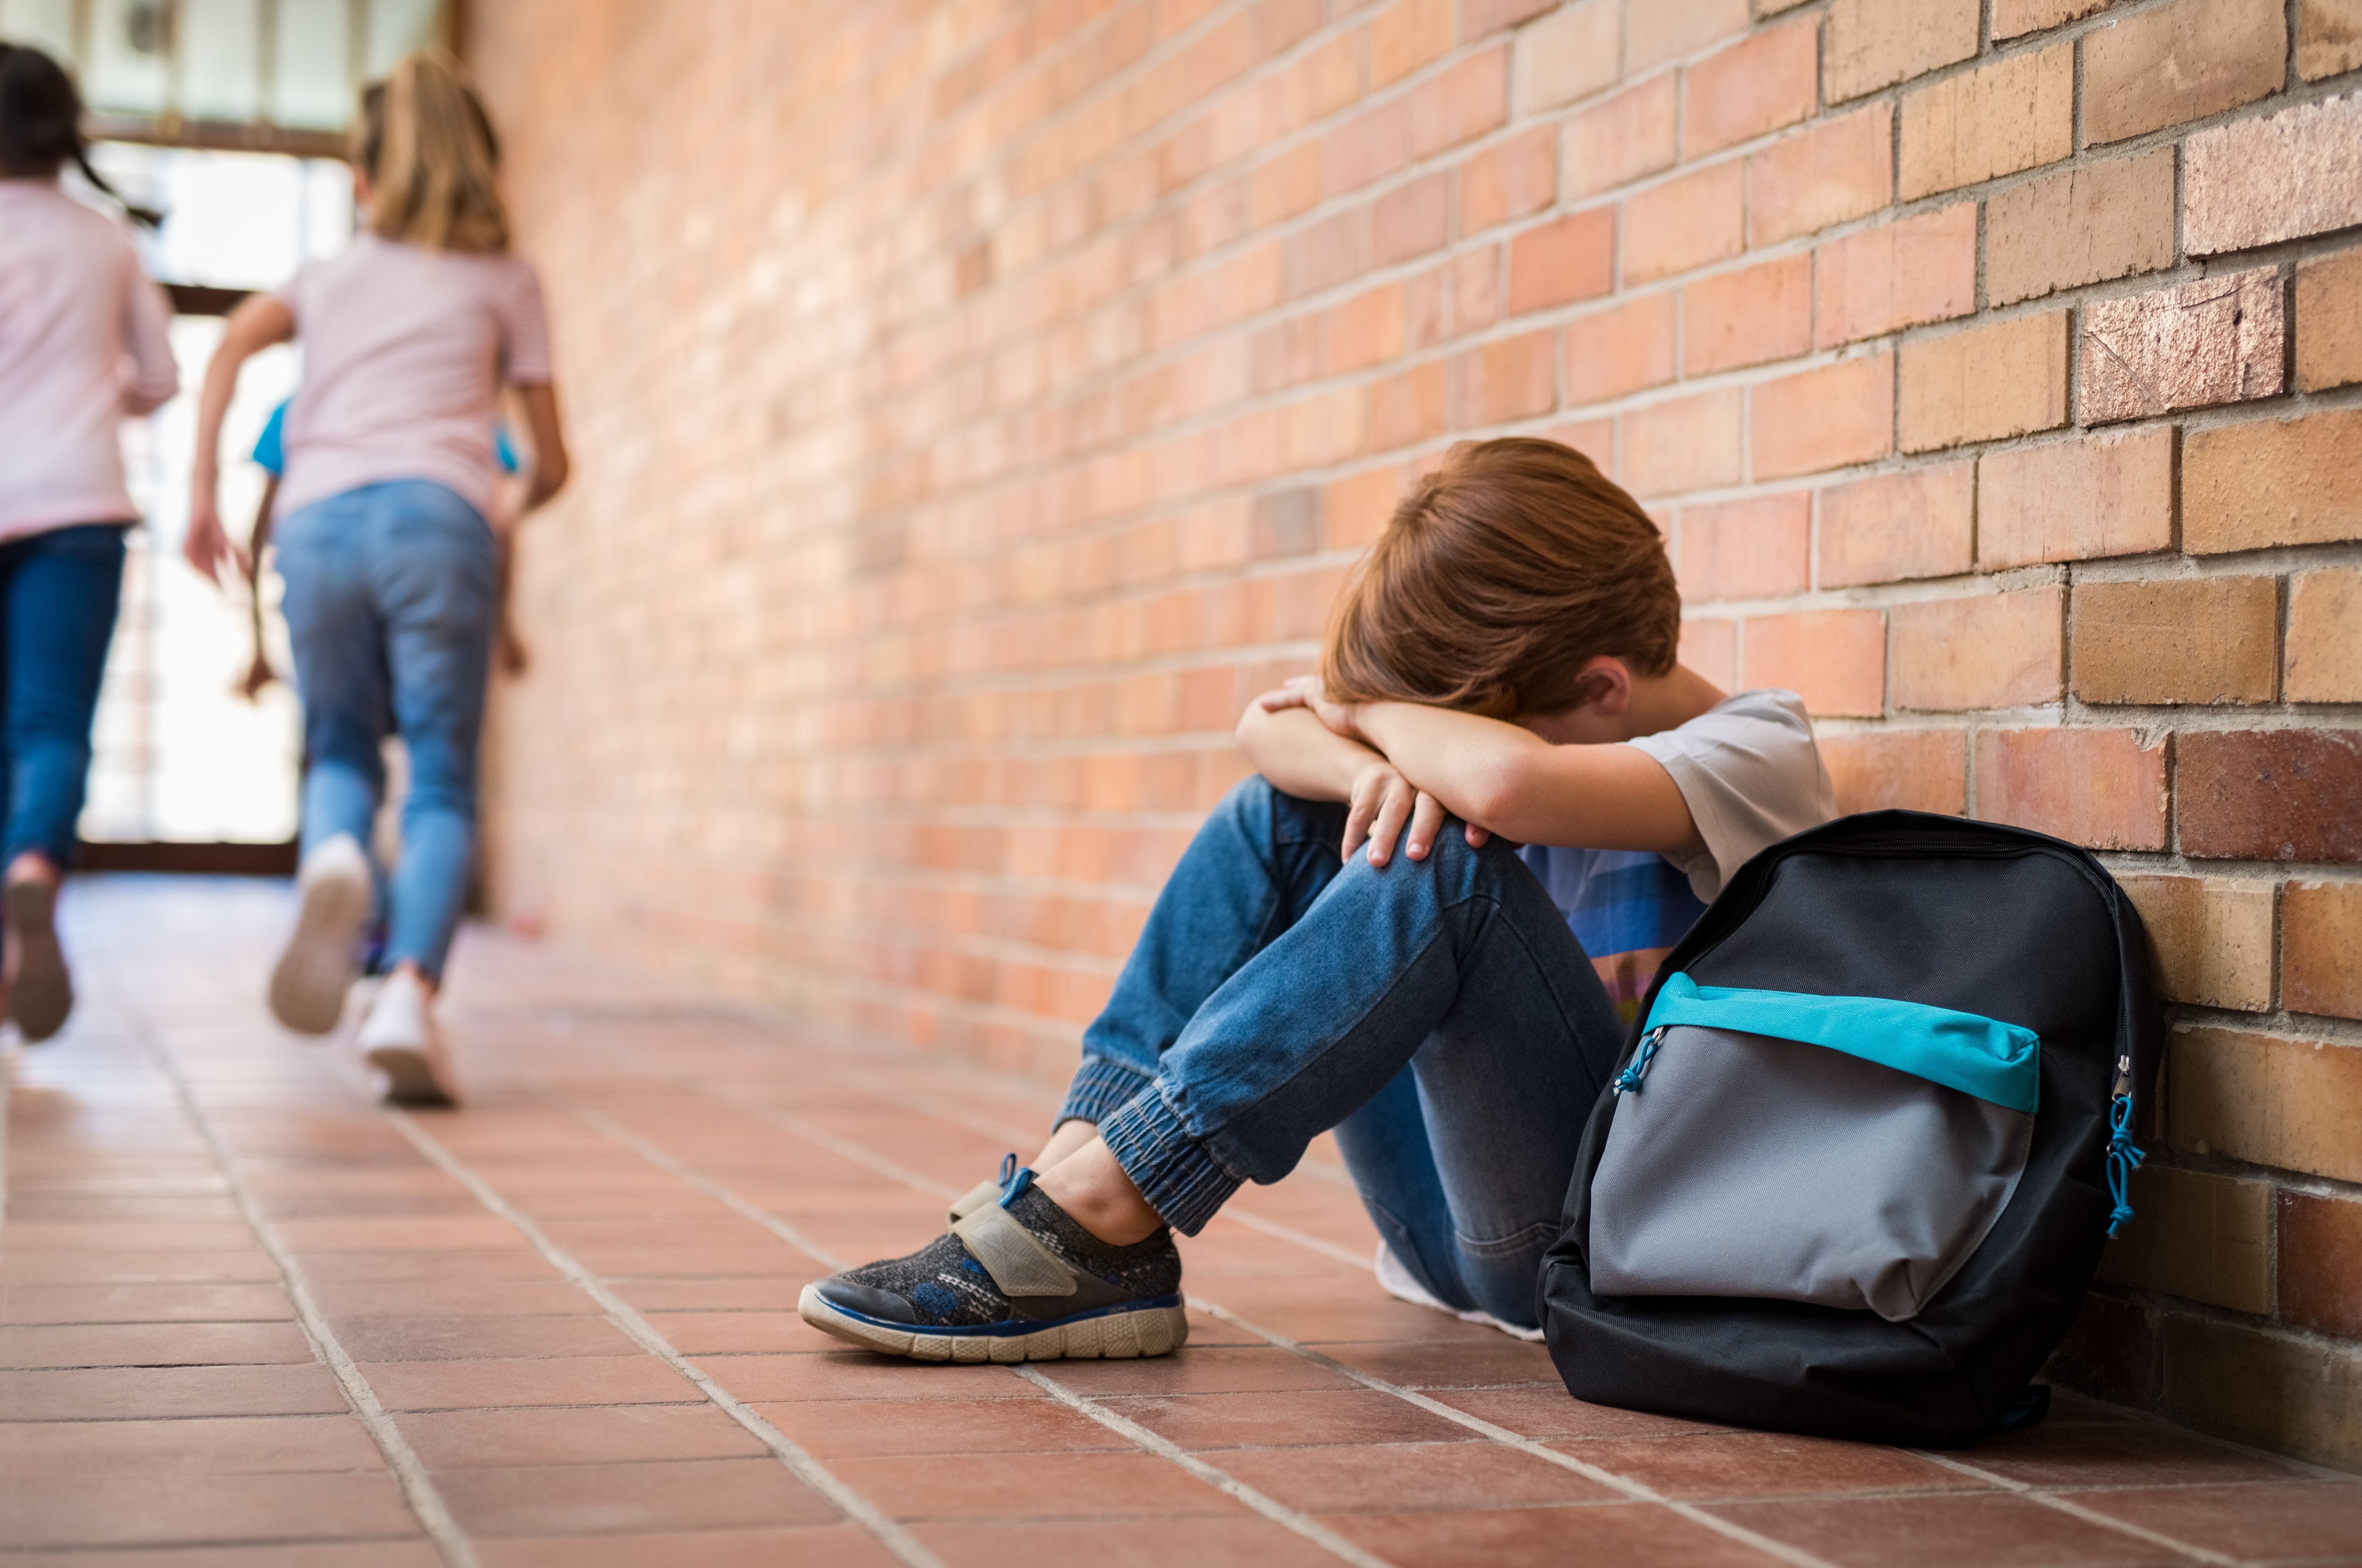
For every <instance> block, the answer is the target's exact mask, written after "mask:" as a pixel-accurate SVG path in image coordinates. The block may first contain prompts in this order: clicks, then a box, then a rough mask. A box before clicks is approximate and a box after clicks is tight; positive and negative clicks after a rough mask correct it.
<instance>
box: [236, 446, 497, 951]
mask: <svg viewBox="0 0 2362 1568" xmlns="http://www.w3.org/2000/svg"><path fill="white" fill-rule="evenodd" d="M275 532H276V540H277V545H278V549H279V573H280V576H281V577H282V578H284V579H285V580H286V583H287V599H286V613H287V630H288V634H289V637H290V640H291V641H292V644H293V646H294V650H295V686H296V690H297V691H298V693H299V694H300V695H301V696H302V698H303V704H304V752H305V755H306V756H308V758H309V759H310V765H309V769H308V771H307V772H306V773H305V775H304V853H305V854H307V855H308V854H309V853H311V851H312V850H313V849H314V848H315V846H317V845H320V844H322V843H324V842H326V840H328V839H331V838H334V837H335V836H336V835H337V834H351V835H352V836H353V837H354V838H356V839H358V840H359V841H360V844H361V845H362V847H363V848H364V849H366V848H367V847H368V845H369V843H370V826H371V824H372V823H374V822H375V821H376V818H377V810H378V802H379V801H380V800H381V798H382V797H383V795H384V793H385V763H384V757H383V753H382V751H381V745H383V743H384V740H385V737H386V736H387V735H389V734H400V735H401V736H402V741H403V746H404V747H405V748H406V749H407V750H408V752H409V755H410V790H409V794H408V795H407V797H406V798H405V799H404V801H403V808H402V860H401V863H400V864H399V865H398V866H396V867H395V868H394V871H393V875H392V877H391V878H387V879H386V884H385V900H386V905H387V920H388V926H389V930H388V933H387V943H386V953H385V961H386V964H387V965H388V966H393V965H396V964H402V963H405V962H407V963H414V964H416V965H417V966H419V968H420V969H421V970H423V971H424V972H425V975H426V976H427V977H428V978H430V979H435V978H439V977H441V975H442V973H443V961H444V959H445V957H446V956H447V955H448V954H449V952H450V950H451V935H452V933H453V932H454V931H456V930H457V929H458V924H459V913H460V910H461V907H462V905H463V904H464V903H465V902H466V900H467V895H468V871H469V866H470V865H471V864H472V862H473V860H474V856H475V849H476V745H477V742H478V740H479V739H480V736H481V734H482V732H483V723H484V687H485V683H486V681H487V680H488V679H490V675H491V652H492V635H493V631H494V622H495V619H496V617H497V614H498V611H499V594H498V591H497V587H496V580H497V560H496V551H495V547H494V544H493V540H492V534H491V529H490V528H489V527H487V526H486V525H485V523H484V519H483V517H482V515H481V514H480V513H478V512H477V511H476V509H475V508H474V507H472V506H470V505H469V504H468V503H467V502H465V501H463V500H461V499H460V498H459V497H458V495H457V494H456V493H454V492H453V491H450V490H449V489H447V488H446V487H445V486H442V485H439V484H435V483H431V482H429V481H427V480H390V481H388V482H386V483H383V484H369V485H362V486H360V487H359V489H356V490H348V491H345V492H344V493H343V494H341V495H334V496H330V497H329V498H328V499H327V500H326V501H321V502H314V503H313V504H312V505H310V506H306V507H304V509H303V510H302V511H300V512H298V513H295V514H294V515H293V516H292V517H289V518H288V519H287V520H286V521H285V522H283V523H281V525H279V527H278V528H277V530H276V531H275Z"/></svg>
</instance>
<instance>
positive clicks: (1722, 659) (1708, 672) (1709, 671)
mask: <svg viewBox="0 0 2362 1568" xmlns="http://www.w3.org/2000/svg"><path fill="white" fill-rule="evenodd" d="M1680 657H1681V662H1682V663H1683V664H1685V665H1687V666H1688V667H1689V668H1692V669H1694V670H1695V671H1697V673H1699V674H1700V675H1703V676H1705V678H1706V679H1708V680H1710V681H1712V682H1713V683H1714V684H1715V685H1716V687H1718V688H1720V689H1721V690H1725V691H1736V690H1738V622H1736V621H1714V620H1703V621H1702V620H1688V621H1683V623H1682V646H1681V654H1680Z"/></svg>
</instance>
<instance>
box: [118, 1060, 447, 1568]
mask: <svg viewBox="0 0 2362 1568" xmlns="http://www.w3.org/2000/svg"><path fill="white" fill-rule="evenodd" d="M137 1039H138V1045H139V1047H140V1049H141V1050H142V1051H144V1052H145V1053H146V1054H147V1055H148V1057H149V1060H150V1061H152V1062H153V1063H155V1064H156V1066H157V1069H158V1070H159V1071H160V1072H161V1073H162V1074H163V1075H164V1078H165V1080H166V1081H167V1082H168V1083H170V1084H171V1086H172V1093H173V1096H174V1098H175V1099H178V1100H179V1102H180V1105H181V1110H182V1114H183V1115H185V1116H186V1117H188V1119H189V1121H190V1122H191V1124H192V1125H193V1126H194V1127H195V1129H196V1132H197V1136H198V1137H199V1138H200V1139H201V1140H203V1142H204V1146H205V1151H206V1153H207V1154H209V1155H211V1156H212V1159H213V1162H214V1164H215V1166H216V1167H218V1168H219V1169H220V1171H221V1173H222V1179H223V1180H224V1181H225V1182H226V1183H227V1184H228V1187H229V1192H230V1198H231V1200H232V1201H233V1202H235V1203H236V1204H237V1209H238V1213H239V1215H240V1216H241V1217H242V1218H243V1219H244V1220H246V1224H247V1229H248V1230H249V1231H252V1232H253V1233H254V1238H255V1240H256V1242H259V1244H260V1245H261V1247H262V1250H263V1253H264V1255H266V1256H267V1257H269V1258H270V1262H271V1265H272V1266H273V1267H275V1268H276V1269H278V1270H279V1277H280V1282H281V1284H282V1285H284V1286H286V1289H287V1298H288V1301H289V1302H290V1303H291V1304H292V1306H293V1307H294V1309H295V1322H296V1325H297V1327H299V1328H301V1329H302V1330H303V1331H304V1338H305V1339H306V1340H308V1341H309V1342H311V1345H312V1353H313V1354H314V1355H315V1356H317V1357H319V1359H320V1360H321V1361H323V1362H325V1363H326V1364H327V1367H328V1371H329V1374H330V1375H332V1376H334V1377H335V1378H336V1380H337V1389H338V1391H339V1392H340V1393H342V1394H343V1395H344V1397H345V1402H346V1404H348V1405H349V1406H350V1407H351V1408H352V1412H353V1416H354V1418H355V1419H358V1420H359V1422H360V1423H361V1427H362V1430H365V1431H367V1432H368V1433H369V1435H370V1441H372V1442H374V1443H376V1444H377V1447H378V1452H380V1453H381V1454H383V1455H384V1456H385V1462H386V1466H387V1468H388V1469H390V1470H392V1472H393V1479H394V1485H397V1486H399V1487H400V1488H401V1489H402V1496H403V1502H405V1503H407V1504H408V1505H409V1507H410V1511H411V1513H412V1515H413V1516H414V1517H415V1518H417V1520H418V1525H419V1528H420V1529H422V1530H424V1531H425V1533H426V1538H427V1540H430V1541H432V1542H433V1543H434V1546H435V1550H436V1552H437V1553H439V1554H440V1555H441V1557H442V1559H443V1561H444V1562H447V1563H448V1564H449V1565H450V1568H479V1561H478V1559H477V1556H476V1549H475V1547H474V1546H473V1545H472V1544H471V1543H470V1542H469V1540H468V1537H467V1534H466V1532H464V1531H463V1530H461V1529H460V1528H459V1521H458V1519H456V1518H453V1517H452V1514H451V1508H450V1505H449V1504H447V1503H446V1502H445V1501H444V1499H443V1493H442V1490H441V1489H440V1488H439V1487H437V1486H436V1485H435V1478H434V1476H433V1475H432V1474H429V1473H428V1472H427V1469H426V1464H425V1461H423V1460H421V1459H420V1458H419V1457H418V1452H417V1450H415V1449H414V1448H412V1447H411V1446H410V1440H409V1439H408V1438H406V1437H404V1436H403V1433H402V1429H401V1428H400V1427H399V1426H397V1425H396V1424H395V1423H394V1420H393V1418H392V1417H391V1416H389V1415H387V1414H386V1411H385V1407H384V1406H383V1405H381V1404H380V1403H379V1402H378V1397H377V1391H376V1390H375V1389H374V1388H371V1387H370V1383H369V1379H368V1378H367V1377H366V1376H364V1375H362V1373H361V1369H360V1367H359V1365H358V1364H356V1363H355V1362H354V1360H353V1358H352V1355H351V1354H350V1353H348V1351H347V1350H346V1349H345V1346H344V1342H342V1341H341V1340H339V1339H337V1334H336V1331H335V1330H334V1329H332V1328H331V1327H329V1324H328V1320H327V1317H326V1314H325V1313H323V1312H322V1311H321V1310H320V1306H319V1303H318V1302H317V1301H315V1299H314V1298H313V1296H312V1285H311V1281H310V1279H309V1278H308V1277H307V1276H306V1275H305V1274H304V1265H303V1264H301V1263H299V1262H297V1261H296V1258H295V1254H294V1253H293V1251H292V1249H291V1248H289V1247H288V1246H287V1245H286V1243H285V1242H281V1240H280V1238H279V1233H278V1231H277V1229H276V1228H275V1227H274V1226H273V1225H272V1224H271V1222H270V1218H269V1217H268V1216H267V1215H265V1214H264V1213H263V1211H262V1204H261V1200H260V1199H259V1198H256V1197H255V1196H254V1191H253V1189H252V1188H251V1187H248V1185H247V1182H246V1178H245V1177H244V1176H240V1175H239V1174H238V1171H237V1165H236V1164H235V1162H233V1161H232V1160H231V1158H230V1154H229V1150H228V1149H227V1148H226V1147H225V1146H224V1144H223V1143H222V1141H221V1137H220V1135H219V1134H218V1133H217V1132H215V1130H214V1126H213V1123H212V1122H210V1121H207V1120H206V1119H205V1115H204V1110H202V1109H201V1108H200V1107H199V1106H198V1104H197V1098H196V1095H195V1093H194V1092H193V1090H192V1089H191V1088H190V1087H189V1081H188V1079H187V1078H185V1077H182V1074H181V1070H180V1067H179V1065H178V1064H177V1063H175V1062H174V1061H173V1060H172V1056H171V1052H169V1051H167V1050H165V1049H164V1048H163V1046H162V1045H160V1043H157V1041H156V1040H155V1039H154V1038H153V1036H152V1035H151V1034H150V1033H149V1032H148V1031H147V1030H146V1029H144V1028H143V1029H140V1030H139V1031H138V1034H137Z"/></svg>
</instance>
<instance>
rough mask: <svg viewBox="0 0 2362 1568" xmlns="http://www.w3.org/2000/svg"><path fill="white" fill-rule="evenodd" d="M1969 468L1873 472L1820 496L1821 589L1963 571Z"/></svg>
mask: <svg viewBox="0 0 2362 1568" xmlns="http://www.w3.org/2000/svg"><path fill="white" fill-rule="evenodd" d="M1975 493H1976V486H1975V483H1974V479H1973V465H1971V464H1969V463H1942V464H1938V465H1937V466H1936V467H1933V468H1924V469H1905V470H1904V471H1903V472H1902V473H1895V474H1873V475H1871V477H1870V478H1868V479H1861V480H1853V481H1852V482H1851V483H1849V484H1838V485H1831V486H1829V487H1828V488H1827V490H1824V491H1821V545H1820V585H1821V586H1822V587H1823V588H1854V587H1859V586H1861V585H1863V584H1866V583H1876V582H1902V581H1904V580H1909V579H1912V578H1925V577H1953V576H1957V575H1959V573H1961V572H1965V571H1967V570H1968V569H1969V568H1970V548H1971V545H1970V540H1971V538H1972V537H1973V535H1974V532H1975Z"/></svg>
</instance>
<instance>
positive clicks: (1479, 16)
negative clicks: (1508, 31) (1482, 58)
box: [1460, 0, 1556, 39]
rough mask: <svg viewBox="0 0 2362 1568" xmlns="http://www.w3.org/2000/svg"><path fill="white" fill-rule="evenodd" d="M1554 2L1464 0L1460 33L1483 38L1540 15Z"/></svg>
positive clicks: (1465, 35) (1464, 35)
mask: <svg viewBox="0 0 2362 1568" xmlns="http://www.w3.org/2000/svg"><path fill="white" fill-rule="evenodd" d="M1554 4H1556V0H1462V5H1461V7H1460V33H1461V36H1462V38H1466V39H1481V38H1484V37H1485V36H1487V35H1488V34H1492V33H1496V32H1499V31H1500V30H1501V29H1502V28H1507V27H1514V26H1516V25H1517V24H1518V23H1519V22H1522V21H1524V20H1525V19H1526V18H1527V17H1539V16H1540V15H1541V14H1542V13H1543V12H1544V11H1547V10H1549V9H1550V8H1551V6H1552V5H1554Z"/></svg>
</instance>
